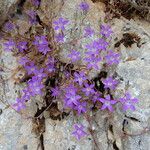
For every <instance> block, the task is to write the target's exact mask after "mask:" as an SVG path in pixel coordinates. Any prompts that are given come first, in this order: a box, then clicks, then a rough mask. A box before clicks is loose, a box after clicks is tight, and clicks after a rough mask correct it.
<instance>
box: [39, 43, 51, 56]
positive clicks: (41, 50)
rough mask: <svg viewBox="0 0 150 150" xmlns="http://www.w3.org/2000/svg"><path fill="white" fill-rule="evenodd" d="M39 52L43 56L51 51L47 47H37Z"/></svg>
mask: <svg viewBox="0 0 150 150" xmlns="http://www.w3.org/2000/svg"><path fill="white" fill-rule="evenodd" d="M38 50H39V52H41V53H43V54H44V55H46V54H47V52H49V51H51V50H50V48H49V47H48V45H39V47H38Z"/></svg>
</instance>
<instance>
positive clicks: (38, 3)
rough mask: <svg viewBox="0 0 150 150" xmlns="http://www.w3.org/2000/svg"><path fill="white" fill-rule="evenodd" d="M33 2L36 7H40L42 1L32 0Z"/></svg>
mask: <svg viewBox="0 0 150 150" xmlns="http://www.w3.org/2000/svg"><path fill="white" fill-rule="evenodd" d="M31 2H32V4H33V5H35V6H39V5H40V0H31Z"/></svg>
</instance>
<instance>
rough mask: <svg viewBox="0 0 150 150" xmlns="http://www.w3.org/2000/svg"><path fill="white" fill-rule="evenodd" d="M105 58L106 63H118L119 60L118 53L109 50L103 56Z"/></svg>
mask: <svg viewBox="0 0 150 150" xmlns="http://www.w3.org/2000/svg"><path fill="white" fill-rule="evenodd" d="M105 60H106V63H107V64H108V65H113V64H118V63H119V62H120V54H118V53H116V52H113V51H112V50H110V51H109V52H108V54H107V55H106V56H105Z"/></svg>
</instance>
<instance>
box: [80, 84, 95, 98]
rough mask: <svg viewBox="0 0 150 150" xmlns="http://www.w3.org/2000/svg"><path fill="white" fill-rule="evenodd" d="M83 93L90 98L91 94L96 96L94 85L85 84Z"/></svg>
mask: <svg viewBox="0 0 150 150" xmlns="http://www.w3.org/2000/svg"><path fill="white" fill-rule="evenodd" d="M82 91H83V92H84V93H85V95H86V96H89V95H90V94H94V93H95V90H94V84H91V85H89V84H88V83H85V84H84V88H82Z"/></svg>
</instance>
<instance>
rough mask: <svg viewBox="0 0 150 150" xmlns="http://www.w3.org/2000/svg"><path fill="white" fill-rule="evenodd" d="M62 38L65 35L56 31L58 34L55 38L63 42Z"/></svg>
mask: <svg viewBox="0 0 150 150" xmlns="http://www.w3.org/2000/svg"><path fill="white" fill-rule="evenodd" d="M64 38H65V36H64V35H63V34H62V33H58V34H56V35H55V39H56V41H57V42H59V43H63V42H64Z"/></svg>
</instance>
